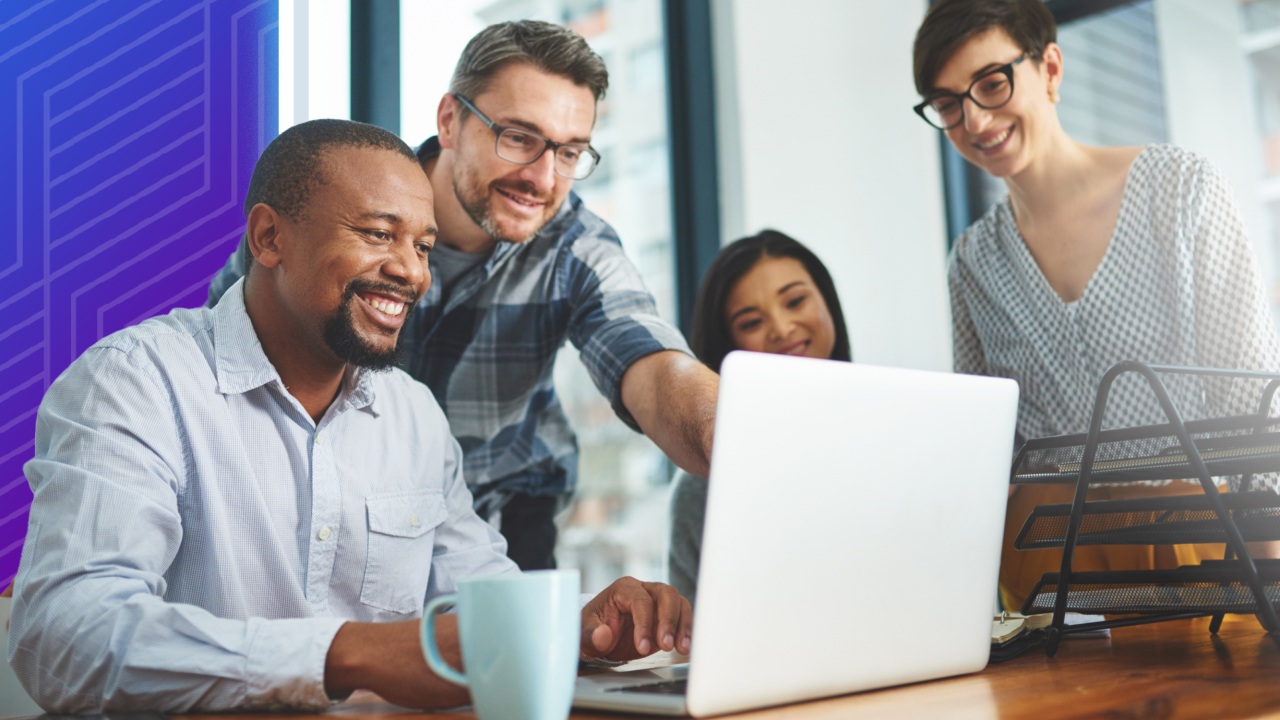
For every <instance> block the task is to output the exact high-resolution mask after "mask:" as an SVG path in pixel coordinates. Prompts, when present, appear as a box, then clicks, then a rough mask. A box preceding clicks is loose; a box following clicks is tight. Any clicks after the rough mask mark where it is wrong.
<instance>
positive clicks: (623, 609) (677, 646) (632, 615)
mask: <svg viewBox="0 0 1280 720" xmlns="http://www.w3.org/2000/svg"><path fill="white" fill-rule="evenodd" d="M692 637H693V608H692V607H691V606H690V605H689V601H688V600H686V599H684V598H683V597H681V596H680V593H678V592H676V589H675V588H673V587H671V586H670V585H664V584H662V583H647V582H640V581H639V580H636V579H635V578H630V577H624V578H622V579H621V580H618V581H617V582H615V583H613V584H612V585H610V586H609V587H607V588H605V590H604V592H602V593H600V594H599V595H597V596H595V597H594V598H592V599H591V602H589V603H587V606H586V607H584V608H583V609H582V654H583V655H586V656H587V657H605V658H608V659H610V660H635V659H636V658H642V657H645V656H646V655H651V654H653V653H655V652H657V651H659V650H675V651H676V652H680V653H688V652H689V645H690V642H691V638H692Z"/></svg>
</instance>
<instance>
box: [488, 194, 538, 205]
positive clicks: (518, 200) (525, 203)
mask: <svg viewBox="0 0 1280 720" xmlns="http://www.w3.org/2000/svg"><path fill="white" fill-rule="evenodd" d="M498 192H500V193H502V194H503V196H504V197H508V198H511V199H512V200H514V201H516V202H517V203H519V204H521V205H524V206H525V207H537V206H538V205H540V204H541V203H536V202H529V201H528V200H521V199H520V198H518V197H516V196H515V195H512V194H510V193H507V192H503V191H502V190H499V191H498Z"/></svg>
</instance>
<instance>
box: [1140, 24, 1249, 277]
mask: <svg viewBox="0 0 1280 720" xmlns="http://www.w3.org/2000/svg"><path fill="white" fill-rule="evenodd" d="M1155 12H1156V32H1157V34H1158V37H1159V42H1160V65H1161V71H1162V74H1163V76H1164V77H1163V79H1164V96H1165V108H1166V111H1167V113H1168V115H1167V117H1168V122H1169V142H1171V143H1173V144H1175V145H1180V146H1182V147H1184V148H1186V149H1188V150H1192V151H1194V152H1197V153H1200V154H1202V155H1204V156H1206V157H1208V158H1209V159H1210V160H1212V161H1213V162H1214V164H1216V165H1217V166H1218V167H1219V168H1221V169H1222V171H1223V173H1224V174H1225V175H1226V176H1227V179H1228V180H1229V181H1230V182H1231V187H1232V188H1234V189H1235V192H1236V200H1237V202H1238V203H1239V204H1240V214H1241V216H1242V218H1243V220H1244V225H1245V229H1246V230H1248V232H1249V238H1250V239H1251V240H1252V241H1253V248H1254V252H1255V253H1256V254H1257V256H1258V262H1259V266H1260V267H1261V269H1262V275H1263V278H1264V279H1270V278H1271V277H1272V273H1273V270H1272V268H1273V267H1274V259H1273V257H1272V256H1273V254H1274V253H1273V251H1272V244H1271V241H1270V240H1271V227H1270V223H1269V219H1268V218H1267V217H1266V213H1265V212H1264V209H1263V205H1262V203H1261V202H1260V200H1259V199H1258V179H1259V178H1260V177H1262V174H1263V172H1262V155H1261V144H1260V141H1259V138H1258V128H1257V120H1256V115H1255V110H1254V97H1253V91H1252V88H1251V87H1250V78H1251V76H1252V73H1251V72H1250V68H1249V66H1248V60H1247V59H1246V58H1245V55H1244V52H1243V51H1242V49H1241V44H1240V40H1241V28H1240V2H1239V0H1155Z"/></svg>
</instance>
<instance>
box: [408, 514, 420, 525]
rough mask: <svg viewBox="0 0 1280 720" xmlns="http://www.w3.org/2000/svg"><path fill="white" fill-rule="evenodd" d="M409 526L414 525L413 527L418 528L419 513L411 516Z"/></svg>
mask: <svg viewBox="0 0 1280 720" xmlns="http://www.w3.org/2000/svg"><path fill="white" fill-rule="evenodd" d="M409 524H410V525H412V526H414V527H418V514H417V513H413V514H412V515H410V516H409Z"/></svg>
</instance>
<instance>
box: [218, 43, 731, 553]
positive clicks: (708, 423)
mask: <svg viewBox="0 0 1280 720" xmlns="http://www.w3.org/2000/svg"><path fill="white" fill-rule="evenodd" d="M607 87H608V71H607V70H606V68H605V66H604V62H603V60H601V58H600V57H599V56H598V55H596V54H595V53H594V52H593V51H592V50H591V49H590V47H589V46H588V45H587V43H586V41H584V40H583V39H582V38H581V37H579V36H578V35H576V34H574V33H573V32H572V31H569V30H567V29H564V28H561V27H559V26H556V25H551V24H549V23H543V22H537V21H521V22H513V23H501V24H498V25H493V26H491V27H489V28H486V29H485V30H483V31H481V32H480V33H479V34H478V35H476V36H475V37H474V38H472V40H471V41H470V43H468V45H467V47H466V49H465V50H463V53H462V57H461V58H460V59H459V61H458V65H457V67H456V69H455V70H454V75H453V79H452V82H451V83H450V88H449V93H448V94H446V95H445V96H444V97H443V98H442V99H441V101H440V106H439V109H438V114H437V121H438V127H439V133H440V134H439V135H438V136H437V137H433V138H430V139H428V140H427V141H426V142H424V143H423V144H422V146H421V147H420V148H419V149H418V159H419V162H421V164H422V166H423V168H424V169H425V170H426V172H427V175H428V176H429V177H430V179H431V184H432V185H433V187H434V188H435V194H436V208H435V211H436V220H437V223H438V225H439V229H440V236H439V239H438V241H437V244H436V248H435V249H434V250H432V252H431V254H430V257H429V263H430V270H431V275H432V282H431V285H430V287H429V289H428V290H427V292H426V294H425V295H424V296H423V298H422V300H421V301H420V303H419V304H418V306H417V308H415V310H414V312H413V315H412V317H411V318H410V319H409V321H408V323H407V324H406V327H405V330H404V332H402V333H401V339H402V342H404V343H405V344H406V350H407V353H406V357H407V362H406V367H405V369H406V370H408V372H409V373H410V374H411V375H413V377H415V378H417V379H418V380H420V381H422V382H423V383H425V384H426V385H427V386H428V387H430V388H431V391H432V392H433V393H434V395H435V397H436V399H437V401H438V402H439V403H440V405H441V406H442V407H443V408H444V411H445V414H446V416H447V417H448V420H449V425H450V428H451V431H452V432H453V434H454V436H455V437H456V438H457V439H458V442H459V443H460V444H461V446H462V449H463V452H464V455H465V460H464V472H465V475H466V479H467V484H468V486H469V487H470V488H471V491H472V493H473V495H474V496H475V503H476V510H477V511H478V512H479V514H480V515H481V517H486V518H489V517H491V516H493V514H494V513H499V512H500V513H501V522H500V529H501V532H502V534H503V535H504V536H505V537H506V539H507V543H508V546H509V550H508V554H509V555H510V557H511V558H512V559H513V560H515V561H516V563H517V564H518V565H519V566H520V567H521V569H524V570H532V569H538V568H549V567H554V566H555V557H554V555H553V551H554V548H555V538H556V530H555V524H554V522H553V518H554V515H555V513H556V511H557V510H558V509H559V508H560V507H561V505H562V503H563V501H564V500H565V499H566V498H567V497H568V496H569V494H570V493H571V492H572V491H573V489H574V486H575V485H576V482H577V465H578V452H577V442H576V440H575V438H574V435H573V431H572V430H571V429H570V428H569V425H568V420H567V418H566V417H565V414H564V411H563V409H562V407H561V405H560V401H559V399H558V398H557V396H556V392H555V387H554V385H553V383H552V370H553V367H554V363H555V357H556V351H557V350H558V349H559V348H560V347H561V346H562V345H563V344H564V341H565V340H566V339H568V340H569V341H570V342H572V343H573V344H574V346H575V347H577V348H578V350H579V352H580V353H581V357H582V360H583V363H584V364H585V365H586V367H587V369H588V371H589V372H590V374H591V378H592V380H593V381H594V382H595V384H596V387H598V388H599V389H600V392H601V393H603V394H604V395H605V397H607V398H609V400H610V401H611V403H612V404H613V408H614V411H615V412H616V413H617V414H618V417H620V418H621V419H622V420H623V421H624V422H626V423H627V424H628V425H629V426H631V427H632V428H633V429H636V430H639V431H641V432H644V433H645V434H646V435H648V436H649V437H650V438H651V439H652V440H653V441H654V442H655V443H656V444H657V445H658V447H660V448H661V449H662V450H663V452H665V453H666V454H667V456H668V457H670V458H671V460H672V461H673V462H674V463H675V464H676V465H678V466H680V467H682V468H684V469H685V470H687V471H689V472H691V473H693V474H694V475H699V476H702V477H705V476H706V475H707V472H708V468H709V458H710V455H711V436H712V426H713V423H714V418H715V399H716V390H717V388H718V379H717V376H716V375H715V374H714V373H712V372H711V371H710V370H708V369H707V368H706V367H705V366H703V365H701V364H700V363H698V362H697V361H696V360H694V359H693V358H692V356H691V354H690V353H689V349H688V346H687V345H686V343H685V341H684V338H683V337H682V336H681V334H680V332H679V331H678V330H677V329H676V328H674V327H672V326H671V325H670V324H669V323H667V322H666V321H664V320H662V319H661V318H659V317H658V314H657V309H656V307H655V304H654V300H653V297H652V295H650V293H649V291H648V290H647V289H646V288H645V286H644V283H643V281H642V280H641V278H640V275H639V273H638V272H637V271H636V269H635V267H634V266H633V265H632V264H631V262H630V261H629V260H628V259H627V258H626V256H625V255H624V254H623V252H622V246H621V244H620V243H619V241H618V236H617V234H616V233H615V232H614V230H613V228H611V227H609V225H608V224H607V223H605V222H604V221H603V220H601V219H600V218H599V217H597V216H596V215H595V214H593V213H592V212H591V211H590V210H588V209H587V208H586V207H585V206H584V205H583V203H582V200H581V199H579V198H578V196H577V195H575V194H574V193H573V192H571V189H572V187H573V181H574V180H575V179H578V180H581V179H583V178H585V177H586V176H587V175H589V174H590V173H591V171H592V170H594V169H595V165H596V163H597V162H598V160H599V156H598V154H597V153H596V152H595V150H594V149H592V148H591V146H590V141H591V130H592V127H593V126H594V124H595V113H596V103H597V102H598V101H599V100H600V99H601V98H602V97H604V93H605V90H606V89H607ZM246 257H247V256H246V252H245V250H244V246H243V244H242V245H241V248H240V250H238V251H237V252H236V253H235V254H234V255H233V256H232V258H231V260H230V261H229V262H228V264H227V267H225V268H224V269H223V270H222V272H220V273H219V274H218V276H217V277H215V278H214V281H213V283H212V285H211V286H210V289H209V299H210V304H211V305H212V304H214V303H216V302H217V300H218V298H220V297H221V295H222V293H223V292H224V291H225V290H226V289H227V288H228V287H230V286H231V285H232V284H233V283H234V282H235V281H236V280H237V279H238V278H239V277H240V276H241V275H243V274H244V264H245V259H246ZM250 261H252V260H251V259H250Z"/></svg>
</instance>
